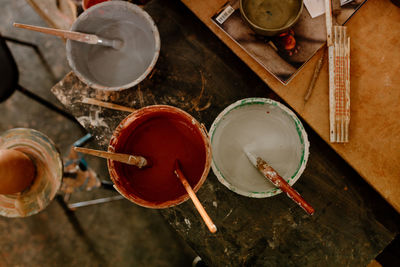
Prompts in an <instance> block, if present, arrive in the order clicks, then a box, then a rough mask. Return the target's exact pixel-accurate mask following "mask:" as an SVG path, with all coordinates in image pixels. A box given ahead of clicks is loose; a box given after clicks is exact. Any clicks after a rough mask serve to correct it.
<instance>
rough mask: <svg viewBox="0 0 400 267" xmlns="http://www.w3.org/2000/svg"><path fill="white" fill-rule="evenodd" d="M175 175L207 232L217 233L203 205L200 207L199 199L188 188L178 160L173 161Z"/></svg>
mask: <svg viewBox="0 0 400 267" xmlns="http://www.w3.org/2000/svg"><path fill="white" fill-rule="evenodd" d="M174 172H175V175H176V176H177V177H178V179H179V180H180V181H181V183H182V185H183V187H184V188H185V189H186V192H187V193H188V195H189V197H190V199H191V200H192V201H193V204H194V206H195V207H196V209H197V211H198V212H199V213H200V216H201V218H203V221H204V223H205V224H206V225H207V227H208V230H210V232H211V233H215V232H216V231H217V227H216V226H215V224H214V223H213V221H212V220H211V218H210V216H208V214H207V212H206V210H205V209H204V207H203V205H201V203H200V201H199V199H198V198H197V196H196V194H195V193H194V191H193V189H192V187H191V186H190V184H189V182H188V181H187V180H186V178H185V176H184V175H183V173H182V171H181V169H180V167H179V162H178V160H176V161H175V171H174Z"/></svg>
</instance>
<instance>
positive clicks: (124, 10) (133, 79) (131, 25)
mask: <svg viewBox="0 0 400 267" xmlns="http://www.w3.org/2000/svg"><path fill="white" fill-rule="evenodd" d="M71 30H73V31H78V32H83V33H91V34H95V35H97V36H99V37H101V38H106V39H110V40H120V41H122V43H123V44H122V47H121V48H119V49H115V48H112V47H107V46H102V45H92V44H86V43H81V42H76V41H72V40H67V59H68V62H69V64H70V66H71V68H72V70H73V71H74V72H75V74H76V75H77V76H78V77H79V78H80V79H81V80H82V81H83V82H84V83H86V84H87V85H89V86H91V87H93V88H96V89H102V90H110V91H117V90H123V89H127V88H130V87H133V86H135V85H136V84H138V83H139V82H141V81H142V80H143V79H144V78H145V77H146V76H147V75H148V74H149V73H150V71H151V70H152V69H153V67H154V65H155V63H156V61H157V59H158V55H159V51H160V36H159V33H158V30H157V27H156V25H155V24H154V21H153V20H152V18H151V17H150V16H149V15H148V14H147V13H146V12H145V11H144V10H142V9H141V8H140V7H138V6H136V5H133V4H130V3H128V2H124V1H109V2H103V3H100V4H97V5H95V6H92V7H91V8H89V9H87V10H86V11H85V12H83V13H82V14H81V15H80V16H79V17H78V19H77V20H76V21H75V22H74V24H73V25H72V28H71Z"/></svg>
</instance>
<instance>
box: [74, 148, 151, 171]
mask: <svg viewBox="0 0 400 267" xmlns="http://www.w3.org/2000/svg"><path fill="white" fill-rule="evenodd" d="M74 150H75V151H76V152H81V153H85V154H88V155H92V156H96V157H100V158H105V159H111V160H114V161H118V162H122V163H125V164H129V165H135V166H137V167H138V168H143V167H146V166H148V165H150V164H149V162H148V160H147V159H145V158H144V157H142V156H134V155H129V154H122V153H114V152H107V151H101V150H94V149H89V148H84V147H74Z"/></svg>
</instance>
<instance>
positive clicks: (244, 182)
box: [210, 104, 308, 197]
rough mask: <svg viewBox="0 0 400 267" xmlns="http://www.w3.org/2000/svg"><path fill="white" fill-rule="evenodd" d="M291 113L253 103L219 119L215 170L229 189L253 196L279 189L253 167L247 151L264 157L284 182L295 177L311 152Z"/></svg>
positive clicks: (215, 133) (214, 131) (214, 134)
mask: <svg viewBox="0 0 400 267" xmlns="http://www.w3.org/2000/svg"><path fill="white" fill-rule="evenodd" d="M288 112H290V111H289V110H288V111H286V110H283V109H282V107H280V106H275V105H266V104H264V105H263V104H252V105H244V106H240V107H239V108H236V109H234V110H231V111H230V112H229V113H227V114H225V115H224V116H223V117H219V118H217V119H219V124H218V125H217V127H215V129H212V131H211V132H210V135H211V133H212V149H213V170H214V172H215V173H216V175H217V176H219V175H218V174H217V173H218V171H217V172H216V170H215V169H218V170H219V172H220V176H222V177H223V178H222V179H224V180H226V182H227V183H228V184H229V185H228V187H229V188H231V189H232V188H233V189H236V190H233V191H235V192H237V193H239V194H243V195H247V196H253V195H254V194H251V193H252V192H266V191H271V190H272V189H274V188H275V187H274V185H273V184H272V183H270V182H267V181H266V179H265V178H264V177H263V175H262V174H261V173H260V172H259V171H258V170H257V169H256V168H255V167H254V166H253V164H251V162H250V160H249V159H248V158H247V156H246V153H245V151H244V150H246V151H249V152H251V153H253V154H254V155H256V156H257V157H261V158H263V159H264V160H265V161H266V162H267V163H268V164H269V165H270V166H271V167H273V168H274V169H275V170H276V171H277V172H278V173H279V174H280V175H281V176H282V177H283V178H284V179H288V178H290V177H292V176H293V175H294V173H295V172H296V170H297V169H298V168H299V166H300V164H301V156H302V153H303V150H304V149H305V147H307V150H308V143H307V144H306V145H302V144H301V139H300V137H299V134H298V132H297V130H296V125H295V123H294V120H293V117H292V116H294V114H293V115H289V114H288ZM217 119H216V121H217ZM214 124H215V122H214ZM214 124H213V126H214ZM305 139H307V137H305ZM305 142H308V141H307V140H306V141H305ZM307 153H308V151H307ZM307 153H305V154H306V155H307ZM307 156H308V155H307ZM218 178H219V179H220V178H221V177H218ZM295 180H296V179H293V180H292V181H291V183H290V184H293V183H294V182H295ZM220 181H221V180H220ZM258 197H262V196H258ZM264 197H265V195H264Z"/></svg>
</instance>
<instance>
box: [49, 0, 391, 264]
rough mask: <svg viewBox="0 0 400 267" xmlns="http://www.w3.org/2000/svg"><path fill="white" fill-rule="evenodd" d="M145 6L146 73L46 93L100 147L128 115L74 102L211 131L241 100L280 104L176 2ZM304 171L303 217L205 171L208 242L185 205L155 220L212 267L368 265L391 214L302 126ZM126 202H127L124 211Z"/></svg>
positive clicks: (280, 201)
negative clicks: (150, 34)
mask: <svg viewBox="0 0 400 267" xmlns="http://www.w3.org/2000/svg"><path fill="white" fill-rule="evenodd" d="M145 9H146V10H147V11H148V12H149V14H150V15H151V16H152V17H153V19H154V20H155V22H156V24H157V26H158V27H159V31H160V35H161V53H160V58H159V60H158V62H157V64H156V67H155V69H154V71H153V72H152V73H151V74H150V76H149V77H148V78H147V79H146V80H144V81H143V82H142V83H141V84H140V85H139V86H136V87H134V88H131V89H128V90H125V91H121V92H104V91H97V90H94V89H92V88H89V87H87V86H86V85H85V84H83V83H82V82H81V81H79V79H78V78H77V77H76V76H75V75H74V74H73V73H69V74H68V75H67V76H66V77H65V78H64V79H63V80H62V81H60V82H59V83H58V84H56V85H55V86H54V87H53V88H52V92H53V93H54V94H55V95H56V97H57V98H58V99H59V100H60V101H61V102H62V103H63V104H64V106H65V107H66V108H67V109H68V110H69V111H70V112H71V113H72V114H73V115H74V116H75V117H76V118H77V120H78V121H79V122H80V123H81V124H82V125H83V126H84V127H85V128H86V129H87V130H88V131H89V132H90V133H92V134H93V135H94V136H95V137H96V140H97V145H98V147H96V148H100V149H106V148H107V144H108V141H109V139H110V137H111V134H112V132H113V129H114V128H115V127H116V126H117V125H118V123H119V122H120V121H121V120H122V119H123V118H124V117H125V116H126V115H127V113H125V112H120V111H114V110H110V109H105V108H101V107H97V106H92V105H87V104H82V103H80V100H81V99H82V97H84V96H86V97H93V98H97V99H99V100H103V101H109V102H112V103H115V104H120V105H125V106H130V107H134V108H140V107H143V106H147V105H153V104H168V105H173V106H177V107H179V108H182V109H184V110H186V111H187V112H189V113H190V114H192V115H193V116H194V117H195V118H196V119H197V120H199V121H200V122H202V123H204V124H205V125H206V127H207V128H209V127H210V125H211V123H212V121H213V120H214V118H215V117H216V116H217V115H218V114H219V112H221V111H222V110H223V109H224V108H225V107H226V106H228V105H229V104H231V103H233V102H234V101H236V100H239V99H242V98H246V97H268V98H272V99H275V100H278V101H281V102H282V100H280V99H279V98H278V97H277V96H276V95H275V94H274V93H272V92H271V90H270V89H269V88H268V87H267V86H266V85H265V84H264V83H263V82H262V81H261V80H260V79H259V78H258V77H257V76H256V75H255V74H254V73H253V72H252V71H251V70H250V69H248V67H247V66H246V65H244V64H243V62H241V61H240V60H239V59H238V58H237V57H236V56H235V55H234V54H233V53H232V52H230V51H229V49H228V48H226V47H225V46H224V45H223V44H222V43H221V42H220V41H219V40H218V39H217V38H216V37H215V36H214V35H213V34H212V33H211V32H209V31H208V30H207V29H206V28H205V27H204V26H203V25H202V24H201V23H200V21H198V20H197V19H196V17H195V16H193V14H191V13H190V11H188V10H187V9H186V8H185V7H184V6H182V4H181V3H179V2H177V1H168V2H167V1H161V0H153V1H151V2H150V3H149V4H147V5H146V7H145ZM306 130H307V131H308V134H309V139H310V143H311V148H310V149H311V155H310V158H309V162H308V166H307V168H306V170H305V172H304V174H303V175H302V177H301V178H300V179H299V181H298V182H297V183H296V184H295V186H294V187H295V189H296V190H297V191H299V192H300V194H302V195H303V196H304V198H305V199H307V200H309V202H310V203H311V204H312V205H313V206H314V207H315V209H316V213H315V215H313V216H308V215H307V214H306V213H305V212H304V211H303V210H301V209H300V208H299V207H298V206H297V205H296V204H295V203H293V202H291V201H290V200H289V199H288V198H287V197H286V196H285V195H284V194H280V195H277V196H275V197H271V198H266V199H251V198H246V197H243V196H240V195H237V194H235V193H233V192H231V191H229V190H228V189H227V188H225V187H224V186H223V185H222V184H220V183H219V182H218V180H217V178H216V177H215V175H214V174H213V173H212V172H210V174H209V176H208V179H207V180H206V182H205V183H204V185H203V186H202V188H200V190H199V191H198V197H199V199H200V201H201V202H202V203H203V205H204V206H205V208H206V210H207V211H208V213H209V215H210V217H211V218H213V220H214V222H215V224H216V225H217V227H218V232H217V233H216V234H215V235H212V234H210V233H209V232H208V230H207V228H206V227H205V225H204V224H203V222H202V221H201V219H200V217H199V216H198V214H197V211H196V210H195V208H194V206H193V205H192V203H191V202H190V201H187V202H185V203H183V204H181V205H179V206H177V207H174V208H169V209H165V210H161V211H160V212H161V214H162V215H163V216H164V218H165V219H166V220H167V221H168V222H169V223H170V225H171V226H172V227H173V228H174V229H175V230H176V231H177V232H178V234H180V235H181V236H182V237H183V238H184V239H185V240H186V242H187V243H188V244H189V245H190V246H191V247H192V248H193V249H194V250H195V251H196V252H197V253H198V254H199V255H200V256H201V257H202V258H203V260H205V262H206V263H208V264H209V265H212V266H227V265H266V266H277V265H279V266H282V265H284V266H285V265H299V266H300V265H317V264H318V265H322V264H325V265H329V266H337V265H339V264H340V265H351V266H354V265H356V266H362V265H366V264H368V263H369V262H370V261H371V260H372V259H374V258H375V257H376V255H377V254H378V253H379V252H381V251H382V250H383V249H384V248H385V247H386V246H387V244H388V243H389V242H390V241H391V240H392V239H393V238H394V236H395V234H396V233H397V232H398V231H399V229H398V227H399V226H398V225H399V215H398V214H397V213H396V212H395V211H394V210H393V209H392V208H391V206H390V205H388V204H387V203H386V202H385V201H384V200H383V199H382V198H381V197H380V196H379V195H378V194H377V193H376V192H375V191H374V190H373V189H372V188H371V187H370V186H369V185H368V184H366V183H365V181H364V180H363V179H362V178H361V177H360V176H359V175H358V174H357V173H356V172H355V171H354V170H353V169H352V168H351V167H349V166H348V165H347V164H346V163H345V162H344V161H343V160H342V159H341V158H340V157H339V156H338V155H337V154H336V153H335V152H334V151H333V150H332V149H331V148H330V147H329V146H328V145H327V144H326V143H324V141H322V140H321V139H320V138H319V137H318V136H317V135H316V134H315V133H314V132H313V131H312V130H311V129H310V128H309V127H307V126H306ZM132 205H134V204H132Z"/></svg>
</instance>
